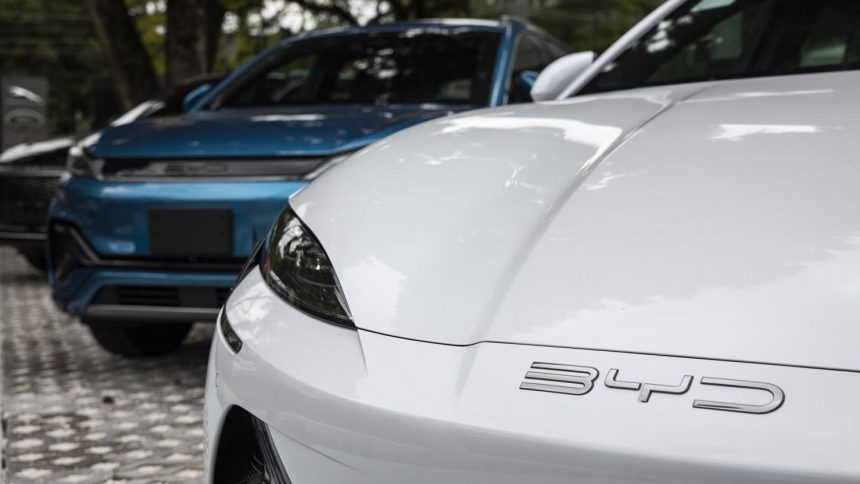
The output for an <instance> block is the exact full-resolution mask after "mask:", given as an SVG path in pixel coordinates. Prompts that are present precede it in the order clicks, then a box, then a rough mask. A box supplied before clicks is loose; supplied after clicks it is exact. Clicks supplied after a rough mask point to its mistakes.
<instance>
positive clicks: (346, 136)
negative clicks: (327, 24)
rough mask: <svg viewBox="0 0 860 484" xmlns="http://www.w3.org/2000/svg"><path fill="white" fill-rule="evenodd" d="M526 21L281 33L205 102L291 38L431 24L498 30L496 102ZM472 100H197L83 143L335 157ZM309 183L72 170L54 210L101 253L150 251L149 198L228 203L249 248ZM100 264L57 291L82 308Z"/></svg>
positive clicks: (159, 277) (237, 250)
mask: <svg viewBox="0 0 860 484" xmlns="http://www.w3.org/2000/svg"><path fill="white" fill-rule="evenodd" d="M528 28H529V27H528V26H527V25H526V24H524V23H522V22H519V21H505V22H488V21H481V20H475V21H456V20H453V21H448V20H434V21H427V22H411V23H400V24H389V25H378V26H371V27H363V28H360V29H359V28H356V29H326V30H320V31H315V32H313V33H309V34H305V35H302V36H297V37H294V38H291V39H289V40H287V41H284V42H281V43H279V44H277V45H275V46H274V47H272V48H271V49H270V50H269V51H267V52H266V53H264V54H262V55H260V56H258V57H257V58H256V59H254V60H253V61H251V62H249V63H248V64H247V65H246V66H244V67H243V68H241V69H239V70H237V72H235V73H234V74H232V75H231V76H229V77H228V78H227V79H225V80H224V81H223V82H222V83H220V84H219V85H218V86H216V87H215V88H213V89H212V91H211V92H210V93H208V94H207V95H206V97H205V98H204V99H201V100H200V102H199V103H198V107H199V106H203V105H205V104H206V99H207V98H211V97H213V96H217V95H218V94H219V93H220V92H222V91H223V90H224V89H226V88H228V87H229V86H230V84H231V83H232V82H234V81H236V80H237V79H239V77H241V75H242V74H243V73H244V72H246V71H247V70H248V69H253V68H254V67H255V66H256V65H257V63H260V62H264V61H265V59H266V58H267V56H268V55H269V54H271V53H273V52H275V51H277V50H278V49H280V48H283V47H285V46H287V45H289V44H290V43H291V42H295V41H299V40H309V41H312V40H313V39H314V38H320V37H325V36H332V35H335V36H336V35H352V34H356V33H362V32H364V33H367V34H370V35H373V34H374V33H379V32H393V31H398V32H399V31H403V32H407V33H418V32H421V31H426V30H427V29H431V30H432V29H437V30H438V29H445V30H453V31H457V32H464V31H491V32H498V33H500V34H501V35H500V46H499V49H498V53H497V59H496V65H495V70H494V72H493V73H492V83H491V84H492V86H491V93H489V98H490V101H489V105H490V106H495V105H500V104H503V103H504V102H505V101H506V98H507V77H508V74H509V67H510V62H511V57H512V50H513V45H514V42H515V40H516V37H517V35H519V33H520V32H522V31H524V30H526V29H528ZM474 107H475V106H440V105H391V106H353V105H345V106H301V107H280V108H265V109H263V108H255V109H223V110H216V111H206V110H202V109H199V108H198V109H193V110H192V111H191V112H189V113H187V114H185V115H182V116H173V117H165V118H153V119H144V120H138V121H136V122H133V123H127V124H121V125H115V126H111V127H109V128H107V129H106V130H104V131H102V132H101V133H98V134H96V135H93V136H90V137H88V138H87V139H86V140H85V141H84V142H83V144H84V145H86V146H87V149H88V150H89V151H90V152H91V153H92V154H93V156H95V157H97V158H103V159H107V160H108V163H110V162H111V161H110V160H128V159H134V160H140V159H168V160H182V159H201V160H211V159H218V158H231V159H240V160H241V159H243V158H252V159H253V158H258V159H259V158H262V159H267V158H290V157H297V158H301V157H313V158H328V157H335V156H339V155H343V154H344V153H349V152H351V151H354V150H357V149H359V148H362V147H364V146H366V145H368V144H370V143H372V142H374V141H376V140H379V139H381V138H384V137H385V136H387V135H389V134H391V133H393V132H395V131H398V130H401V129H404V128H406V127H409V126H412V125H414V124H417V123H421V122H424V121H427V120H429V119H433V118H437V117H440V116H446V115H449V114H451V113H455V112H458V111H462V110H465V109H470V108H474ZM304 185H305V182H304V181H277V182H270V181H259V180H238V181H225V182H220V181H219V182H207V181H201V180H189V181H187V182H177V181H175V180H165V181H163V182H161V181H148V182H114V181H99V180H95V179H91V178H85V177H78V176H72V177H70V178H68V179H66V180H65V181H64V183H63V184H62V185H61V187H60V191H59V193H58V196H57V200H56V203H54V204H53V207H52V211H51V214H50V220H52V221H65V222H70V223H74V224H75V225H76V226H78V228H79V229H80V231H81V232H82V234H83V235H84V237H85V238H86V240H87V242H88V243H89V244H91V245H92V246H93V248H94V250H96V252H98V253H99V254H101V255H103V256H106V257H127V256H134V257H142V258H146V257H148V256H149V255H150V253H149V241H148V211H149V209H150V208H152V207H173V208H229V209H231V210H232V212H233V223H234V225H233V226H234V240H233V247H234V254H233V255H234V256H236V257H246V256H248V255H249V254H250V252H251V249H252V248H253V247H254V245H255V244H256V243H257V242H258V241H259V240H260V239H261V238H262V237H263V235H264V234H265V233H266V232H267V231H268V228H269V226H270V225H271V223H272V221H273V220H274V218H275V215H276V214H277V213H278V212H279V211H280V210H281V209H282V208H283V206H284V204H285V203H286V201H287V199H288V197H289V196H290V195H292V194H293V193H294V192H295V191H296V190H298V189H299V188H301V187H302V186H304ZM94 273H98V271H97V270H91V269H86V270H84V269H82V270H78V271H77V274H73V275H72V276H71V277H70V278H69V279H68V280H67V281H66V282H65V283H64V284H58V283H56V281H53V279H52V281H53V288H54V291H55V295H58V296H62V297H63V298H64V299H67V298H70V297H71V298H72V300H71V302H70V304H69V308H71V309H73V310H75V312H79V309H80V308H85V307H86V305H87V304H88V301H89V298H90V297H91V296H92V294H94V293H95V291H96V290H97V289H98V288H99V287H100V284H101V281H100V279H99V278H98V277H92V274H94ZM189 275H190V274H189ZM151 276H152V277H149V276H147V274H146V273H145V272H141V273H138V272H129V273H128V274H127V277H124V278H122V280H123V282H124V283H126V284H134V283H136V282H138V283H140V284H161V285H174V284H173V281H174V280H173V279H171V275H170V274H169V273H157V274H156V273H153V274H151ZM204 279H205V278H201V285H206V284H207V282H206V281H205V280H204ZM111 280H114V279H111ZM220 281H221V282H220V284H221V285H222V286H223V287H229V286H230V283H231V282H232V279H229V277H226V278H222V279H221V280H220ZM225 281H226V282H225ZM187 282H188V281H187V280H185V279H183V278H182V277H177V278H176V279H175V285H185V284H186V283H187Z"/></svg>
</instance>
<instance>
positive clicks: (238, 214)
mask: <svg viewBox="0 0 860 484" xmlns="http://www.w3.org/2000/svg"><path fill="white" fill-rule="evenodd" d="M305 185H306V183H305V182H302V181H265V182H264V181H241V180H234V181H224V182H221V181H210V182H200V181H196V182H195V181H189V182H103V181H99V180H95V179H92V178H86V177H79V176H72V177H69V178H68V179H66V180H64V182H63V184H62V186H61V189H60V191H59V193H58V195H57V198H56V199H55V201H54V206H53V207H52V210H51V218H52V220H62V221H64V222H70V223H73V224H75V225H76V226H77V227H78V228H79V230H80V231H81V232H82V234H83V235H84V237H85V238H86V240H87V242H88V243H89V244H90V245H91V246H92V247H93V249H94V250H95V251H96V252H97V253H99V254H102V255H105V256H108V257H111V256H113V257H123V256H146V255H148V254H149V209H150V208H159V207H185V208H219V209H221V208H230V209H231V210H232V213H233V256H235V257H247V256H248V255H250V254H251V250H252V249H253V248H254V246H256V244H257V242H258V241H259V240H260V239H261V238H262V237H263V236H264V235H265V234H266V233H267V232H268V230H269V226H270V225H271V224H272V220H274V219H275V216H276V215H277V214H278V213H279V212H280V211H281V210H282V209H283V208H284V206H285V205H286V202H287V199H288V198H289V196H290V195H292V194H293V193H294V192H295V191H297V190H298V189H300V188H302V187H303V186H305Z"/></svg>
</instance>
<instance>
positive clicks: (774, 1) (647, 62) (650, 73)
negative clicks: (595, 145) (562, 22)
mask: <svg viewBox="0 0 860 484" xmlns="http://www.w3.org/2000/svg"><path fill="white" fill-rule="evenodd" d="M858 33H860V2H857V1H855V0H816V1H808V0H695V1H688V2H685V3H684V4H682V5H681V6H680V7H679V8H678V9H676V10H675V11H674V12H673V13H672V14H670V15H669V16H668V17H666V18H665V19H663V20H662V21H660V22H659V24H658V25H657V26H656V27H654V28H653V29H652V30H651V31H650V32H648V33H647V34H645V35H644V36H643V37H642V38H640V39H639V40H638V41H636V42H634V43H633V44H632V45H631V46H630V47H628V49H627V50H626V51H624V52H623V53H622V54H621V55H619V56H618V57H617V58H616V59H615V60H613V61H612V62H610V63H608V64H607V65H605V66H604V68H603V69H602V71H601V72H600V73H598V74H597V75H596V76H595V77H594V78H593V79H592V80H591V81H590V82H589V83H588V84H587V85H586V86H585V87H584V88H583V89H582V90H580V93H594V92H604V91H611V90H618V89H629V88H634V87H640V86H649V85H662V84H674V83H684V82H697V81H704V80H712V79H733V78H744V77H758V76H772V75H788V74H800V73H805V72H820V71H834V70H847V69H857V68H860V37H858Z"/></svg>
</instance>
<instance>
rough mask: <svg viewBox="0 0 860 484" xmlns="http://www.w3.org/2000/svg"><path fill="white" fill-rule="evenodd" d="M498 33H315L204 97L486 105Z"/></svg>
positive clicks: (233, 101) (250, 102) (272, 102)
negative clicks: (224, 87) (319, 35)
mask: <svg viewBox="0 0 860 484" xmlns="http://www.w3.org/2000/svg"><path fill="white" fill-rule="evenodd" d="M500 39H501V34H499V33H495V32H474V31H472V32H470V31H463V30H462V29H456V30H454V29H443V28H436V29H431V28H422V29H410V30H405V31H401V32H396V33H391V32H385V33H372V34H368V33H364V34H353V35H332V36H324V37H315V38H310V39H307V40H301V41H297V42H294V43H290V44H287V45H286V46H285V47H284V48H281V49H278V50H276V51H274V52H272V53H271V54H270V55H269V56H268V57H267V58H266V59H264V60H263V61H262V62H261V63H259V64H258V66H257V67H256V68H254V69H252V70H251V72H249V73H248V74H246V75H245V76H243V77H242V78H239V79H237V80H236V81H235V82H233V83H231V84H232V85H230V86H228V87H227V88H226V89H225V90H224V91H223V92H222V93H221V94H220V95H218V96H217V97H216V98H215V99H213V101H212V102H210V103H209V105H208V108H209V109H217V108H222V107H252V106H255V107H257V106H293V105H308V104H425V103H427V104H458V105H459V104H466V105H484V104H488V103H489V98H490V81H491V79H492V76H493V71H494V66H495V58H496V52H497V49H498V44H499V41H500Z"/></svg>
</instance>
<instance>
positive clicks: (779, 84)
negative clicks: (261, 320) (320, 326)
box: [291, 73, 860, 370]
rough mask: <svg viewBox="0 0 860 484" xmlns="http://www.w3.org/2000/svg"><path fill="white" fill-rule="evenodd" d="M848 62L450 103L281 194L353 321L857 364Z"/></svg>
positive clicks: (858, 283) (857, 171)
mask: <svg viewBox="0 0 860 484" xmlns="http://www.w3.org/2000/svg"><path fill="white" fill-rule="evenodd" d="M858 80H860V76H858V75H857V74H850V73H840V74H815V75H803V76H793V77H786V78H768V79H755V80H738V81H724V82H719V83H713V84H694V85H685V86H680V87H677V86H676V87H665V88H651V89H644V90H637V91H627V92H620V93H615V94H610V95H603V96H593V97H582V98H577V99H574V100H571V101H564V102H558V103H550V104H543V105H526V106H521V107H507V108H501V109H496V110H488V111H484V112H481V113H477V114H471V115H464V116H455V117H451V118H446V119H443V120H438V121H435V122H431V123H427V124H425V125H422V126H419V127H416V128H414V129H410V130H407V131H405V132H401V133H399V134H397V135H395V136H393V137H391V138H388V139H386V140H383V141H382V142H380V143H377V144H374V145H372V146H371V147H369V148H368V149H366V150H364V151H362V152H360V153H359V154H358V155H356V156H354V157H353V159H352V160H351V161H350V162H347V163H345V164H343V165H341V166H339V167H336V168H335V169H333V170H332V171H331V172H330V173H327V174H326V175H324V176H323V177H322V178H321V179H319V180H317V181H316V182H315V183H313V184H311V185H310V186H309V187H308V188H307V189H306V190H304V191H303V192H300V193H299V194H297V195H296V196H295V197H294V198H293V200H292V201H291V204H292V205H293V208H294V209H295V210H296V211H297V213H299V215H300V216H302V217H303V218H304V220H305V221H306V223H307V224H308V226H309V227H310V228H311V230H313V231H314V232H315V233H316V235H317V237H318V238H319V239H320V240H321V242H322V244H323V245H324V246H325V248H326V250H327V252H328V254H329V256H330V257H331V259H332V262H333V264H334V267H336V269H337V273H338V276H339V278H340V281H341V284H342V286H343V289H344V292H345V295H346V299H347V301H348V304H349V307H350V309H351V311H352V314H353V316H354V320H355V323H356V325H357V326H358V327H359V328H363V329H366V330H371V331H375V332H379V333H384V334H389V335H395V336H400V337H405V338H413V339H417V340H424V341H431V342H438V343H445V344H456V345H469V344H474V343H477V342H481V341H494V342H504V343H515V344H530V345H551V346H564V347H577V348H591V349H600V350H609V351H622V352H633V353H644V354H655V355H677V356H691V357H699V358H714V359H726V360H734V361H751V362H763V363H773V364H790V365H802V366H811V367H824V368H840V369H853V370H858V369H860V353H858V352H857V348H858V347H860V329H858V324H857V321H856V319H857V315H858V314H860V216H858V215H857V210H856V208H857V207H858V206H860V190H858V187H860V160H858V159H857V156H858V155H857V153H858V152H860V141H858V138H857V137H856V136H855V135H854V133H856V131H857V129H858V127H860V88H858V87H857V86H858V82H857V81H858Z"/></svg>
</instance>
